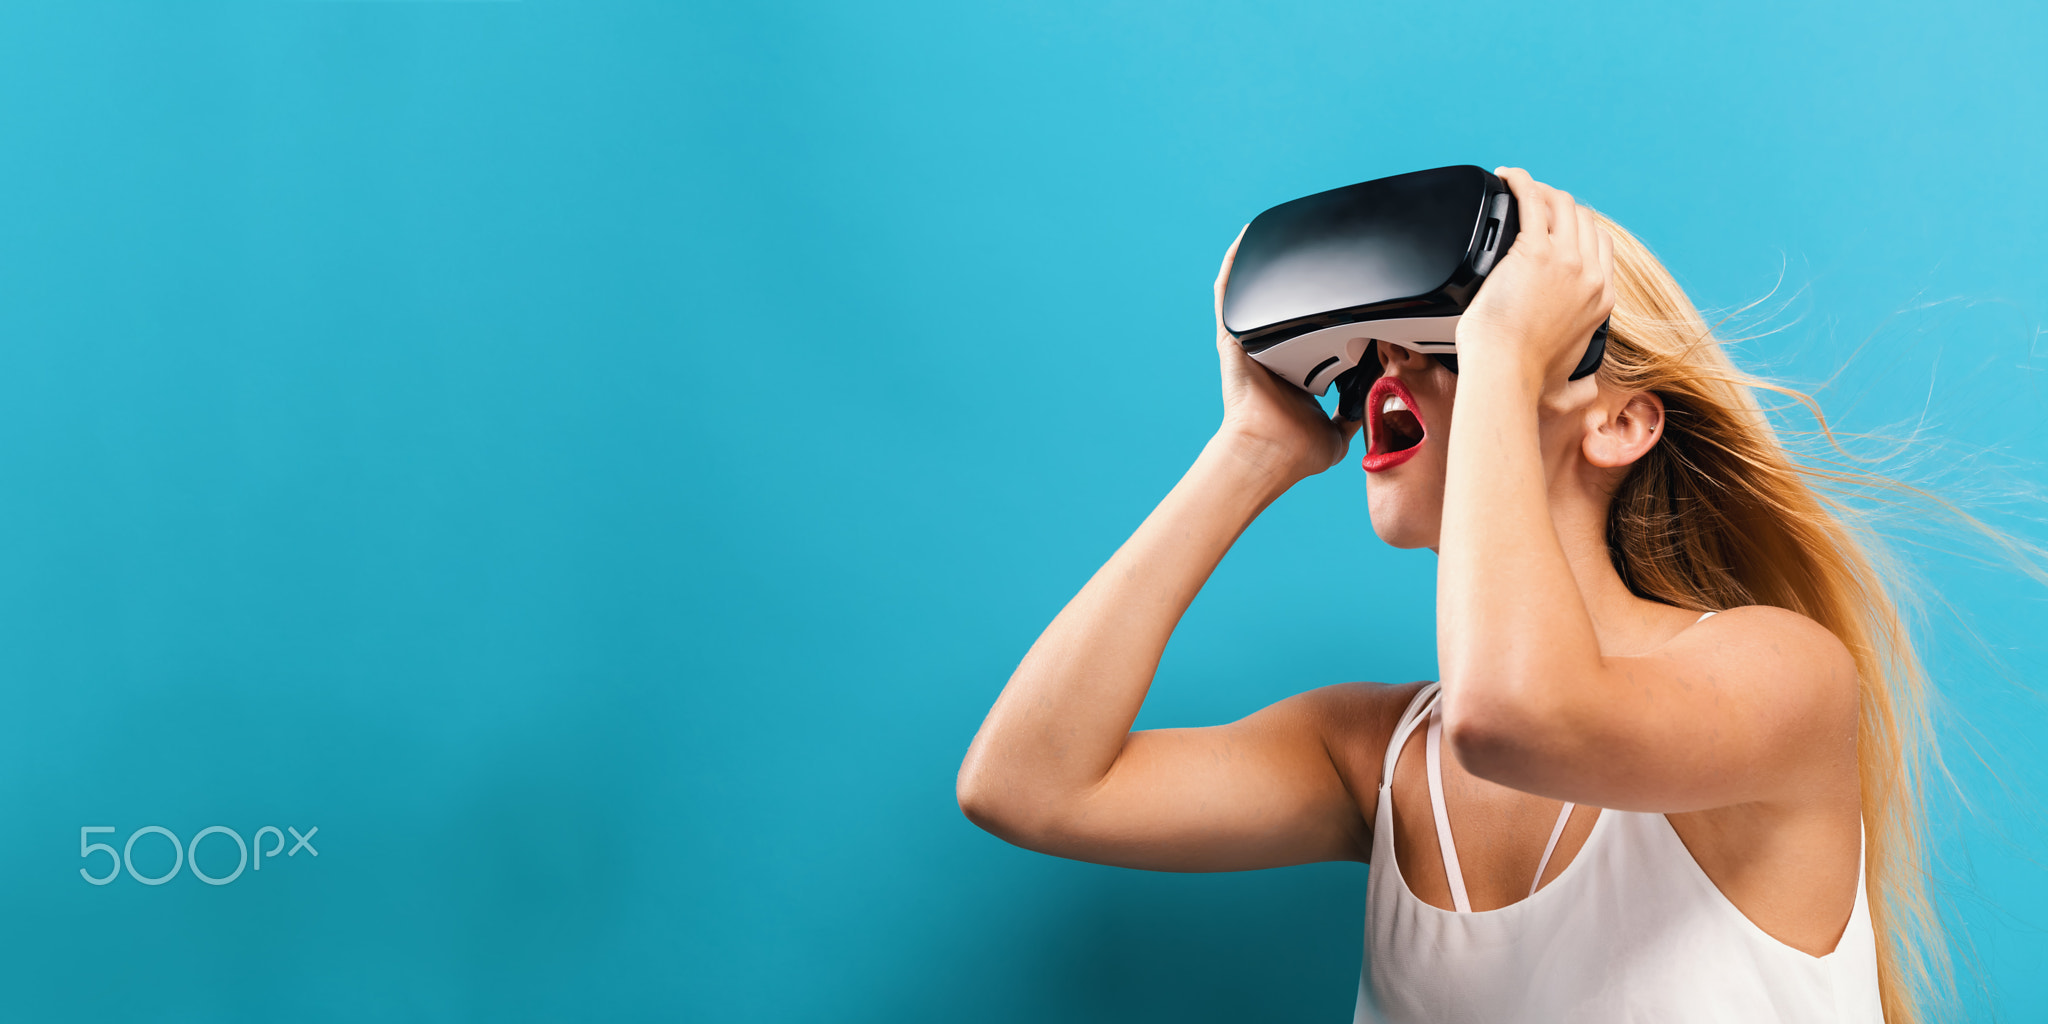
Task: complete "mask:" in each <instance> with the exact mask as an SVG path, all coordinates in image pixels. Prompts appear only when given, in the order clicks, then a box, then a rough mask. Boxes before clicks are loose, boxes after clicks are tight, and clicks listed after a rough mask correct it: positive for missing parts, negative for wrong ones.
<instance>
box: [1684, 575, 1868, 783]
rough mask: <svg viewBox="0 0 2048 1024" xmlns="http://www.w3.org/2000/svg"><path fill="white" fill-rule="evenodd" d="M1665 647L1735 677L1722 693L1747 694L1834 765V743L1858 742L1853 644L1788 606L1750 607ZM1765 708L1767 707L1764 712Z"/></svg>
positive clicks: (1793, 737)
mask: <svg viewBox="0 0 2048 1024" xmlns="http://www.w3.org/2000/svg"><path fill="white" fill-rule="evenodd" d="M1667 650H1668V651H1670V653H1671V654H1672V655H1674V656H1676V657H1679V658H1682V659H1685V660H1686V661H1689V662H1691V663H1692V664H1693V665H1695V666H1698V667H1699V668H1700V669H1701V670H1704V671H1706V672H1708V673H1712V674H1714V675H1719V676H1724V677H1734V678H1732V679H1728V680H1727V682H1729V683H1731V684H1733V685H1731V686H1727V687H1725V688H1721V689H1722V692H1724V693H1750V694H1754V695H1755V696H1756V698H1757V699H1760V700H1762V701H1765V702H1766V704H1767V707H1768V710H1765V711H1764V713H1765V714H1766V715H1767V716H1768V717H1769V718H1771V719H1775V720H1776V721H1777V722H1778V723H1779V727H1778V729H1777V730H1775V731H1776V732H1777V733H1778V735H1780V736H1781V737H1782V739H1783V741H1784V742H1786V743H1787V745H1788V746H1790V747H1792V748H1795V749H1802V750H1805V751H1806V752H1807V753H1808V754H1810V755H1812V756H1815V757H1817V758H1819V759H1821V760H1823V761H1830V762H1832V761H1833V760H1835V757H1834V756H1833V754H1832V750H1833V748H1834V746H1836V743H1835V742H1832V741H1843V742H1847V743H1850V744H1853V743H1854V742H1855V739H1854V738H1855V732H1856V724H1857V721H1858V719H1859V717H1860V715H1861V706H1862V688H1861V686H1860V685H1859V682H1858V678H1857V667H1856V659H1855V657H1854V655H1852V654H1851V653H1850V651H1849V646H1848V645H1847V644H1846V643H1844V642H1843V641H1842V638H1841V637H1839V636H1836V635H1835V634H1834V633H1833V632H1832V631H1830V630H1829V629H1828V628H1827V627H1825V626H1823V625H1821V624H1820V623H1818V622H1816V621H1814V620H1813V619H1811V618H1808V617H1807V616H1805V615H1802V614H1800V613H1798V612H1795V611H1792V610H1790V609H1787V608H1778V607H1775V606H1771V605H1746V606H1743V607H1740V608H1730V609H1728V610H1727V611H1724V612H1720V613H1719V614H1716V615H1714V616H1712V617H1711V618H1708V619H1706V620H1705V621H1703V622H1700V623H1698V624H1697V625H1695V626H1694V627H1692V628H1690V629H1687V630H1686V631H1685V632H1684V633H1681V634H1680V635H1679V636H1678V637H1677V638H1675V639H1674V640H1673V641H1672V642H1671V643H1670V644H1669V645H1667ZM1760 710H1763V709H1760Z"/></svg>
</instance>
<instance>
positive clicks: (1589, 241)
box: [1574, 206, 1607, 279]
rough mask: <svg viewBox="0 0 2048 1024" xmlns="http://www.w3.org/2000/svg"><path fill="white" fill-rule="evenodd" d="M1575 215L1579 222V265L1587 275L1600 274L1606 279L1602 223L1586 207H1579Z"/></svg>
mask: <svg viewBox="0 0 2048 1024" xmlns="http://www.w3.org/2000/svg"><path fill="white" fill-rule="evenodd" d="M1574 214H1575V215H1576V218H1577V220H1578V222H1579V265H1580V266H1582V267H1584V268H1585V269H1586V272H1587V273H1589V274H1591V273H1597V274H1600V275H1601V277H1602V278H1603V279H1604V278H1605V277H1606V273H1607V271H1606V268H1605V267H1604V266H1602V265H1601V263H1600V238H1601V234H1602V233H1601V231H1600V222H1599V221H1598V220H1596V219H1594V217H1593V211H1592V210H1590V209H1587V208H1586V207H1584V206H1580V207H1578V208H1577V209H1576V210H1575V211H1574Z"/></svg>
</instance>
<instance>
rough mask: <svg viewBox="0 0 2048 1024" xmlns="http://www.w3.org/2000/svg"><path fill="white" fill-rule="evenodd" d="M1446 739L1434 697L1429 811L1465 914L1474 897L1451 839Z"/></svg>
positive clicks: (1426, 747)
mask: <svg viewBox="0 0 2048 1024" xmlns="http://www.w3.org/2000/svg"><path fill="white" fill-rule="evenodd" d="M1443 740H1444V713H1443V701H1441V700H1434V701H1431V702H1430V705H1429V739H1428V740H1427V741H1425V742H1424V743H1423V756H1424V758H1425V759H1426V760H1427V762H1428V765H1427V767H1428V771H1429V814H1430V817H1432V818H1435V819H1436V846H1437V849H1438V850H1441V851H1443V855H1444V877H1445V878H1447V879H1449V880H1450V883H1451V906H1452V907H1455V908H1456V909H1457V910H1458V912H1459V913H1461V914H1464V913H1470V912H1471V911H1472V901H1471V899H1469V898H1467V897H1466V895H1465V873H1464V872H1463V871H1460V870H1458V846H1457V844H1456V843H1453V842H1452V841H1451V816H1450V815H1449V814H1447V813H1445V812H1444V769H1443V762H1442V760H1441V759H1440V758H1439V756H1438V754H1437V748H1438V747H1440V746H1442V745H1443Z"/></svg>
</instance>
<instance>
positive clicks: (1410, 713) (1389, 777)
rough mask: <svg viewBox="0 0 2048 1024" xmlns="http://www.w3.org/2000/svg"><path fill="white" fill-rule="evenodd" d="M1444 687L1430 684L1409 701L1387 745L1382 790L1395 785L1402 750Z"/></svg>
mask: <svg viewBox="0 0 2048 1024" xmlns="http://www.w3.org/2000/svg"><path fill="white" fill-rule="evenodd" d="M1442 687H1443V684H1441V683H1430V684H1429V685H1428V686H1425V687H1423V688H1422V689H1420V690H1417V691H1415V696H1414V697H1413V698H1412V699H1410V700H1409V701H1408V708H1407V710H1405V711H1403V712H1401V721H1400V723H1399V724H1397V725H1395V726H1394V738H1393V740H1392V741H1390V742H1389V743H1388V744H1387V755H1386V758H1385V759H1384V760H1383V761H1382V762H1381V763H1380V788H1381V789H1383V790H1384V789H1386V788H1388V787H1389V786H1392V785H1393V784H1394V762H1395V761H1397V760H1399V759H1400V757H1401V748H1402V747H1403V746H1405V745H1406V744H1407V742H1408V737H1409V736H1410V735H1412V734H1413V733H1414V732H1415V727H1416V726H1418V725H1421V724H1422V719H1423V715H1422V712H1423V711H1424V710H1426V709H1427V708H1428V707H1429V701H1430V698H1432V697H1435V696H1436V694H1437V691H1438V690H1440V689H1442Z"/></svg>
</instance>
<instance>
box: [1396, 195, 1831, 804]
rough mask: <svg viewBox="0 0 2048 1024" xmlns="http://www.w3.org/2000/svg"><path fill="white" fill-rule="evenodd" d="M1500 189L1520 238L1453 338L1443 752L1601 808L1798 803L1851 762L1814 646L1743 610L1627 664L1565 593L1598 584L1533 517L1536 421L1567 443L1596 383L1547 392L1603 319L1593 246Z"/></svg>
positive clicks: (1605, 303) (1607, 303) (1575, 217)
mask: <svg viewBox="0 0 2048 1024" xmlns="http://www.w3.org/2000/svg"><path fill="white" fill-rule="evenodd" d="M1503 176H1504V177H1505V178H1507V180H1508V181H1509V183H1510V185H1511V186H1512V187H1513V188H1514V190H1515V194H1516V196H1517V197H1518V199H1519V201H1520V206H1521V211H1522V229H1521V233H1520V234H1519V235H1518V236H1517V237H1516V239H1515V242H1514V245H1513V246H1512V247H1511V248H1510V249H1509V252H1508V255H1507V256H1506V257H1504V258H1503V259H1502V261H1501V265H1500V267H1499V268H1498V269H1497V270H1496V271H1495V273H1494V275H1493V276H1492V277H1490V278H1489V280H1488V282H1487V284H1486V286H1485V288H1483V289H1482V294H1481V296H1480V300H1479V301H1478V302H1475V303H1474V308H1473V309H1472V310H1471V311H1469V312H1468V313H1467V315H1466V317H1465V319H1464V320H1463V321H1461V323H1460V327H1459V335H1458V349H1459V353H1460V356H1461V358H1460V359H1459V363H1460V370H1461V372H1460V374H1459V379H1458V392H1457V397H1456V406H1455V410H1454V412H1453V414H1452V418H1451V437H1450V450H1449V453H1448V470H1447V474H1446V478H1445V483H1444V513H1443V527H1442V533H1441V536H1440V541H1441V549H1440V551H1441V562H1440V564H1439V568H1438V602H1437V637H1438V641H1437V646H1438V660H1439V663H1440V668H1441V670H1442V672H1443V677H1444V714H1445V727H1446V733H1447V735H1448V737H1449V739H1450V742H1451V744H1452V747H1453V749H1454V750H1455V751H1456V752H1457V754H1458V756H1459V758H1460V760H1461V762H1462V763H1463V764H1464V766H1465V768H1466V769H1467V770H1468V771H1471V772H1472V773H1473V774H1476V775H1479V776H1481V777H1484V778H1488V779H1490V780H1492V781H1494V782H1498V783H1500V784H1502V785H1506V786H1510V787H1513V788H1516V789H1521V790H1524V791H1527V792H1532V793H1538V794H1541V795H1545V796H1551V797H1556V798H1559V799H1568V800H1576V801H1579V802H1582V803H1590V804H1594V805H1596V806H1601V807H1612V808H1617V809H1622V810H1645V811H1664V812H1672V811H1688V810H1700V809H1706V808H1712V807H1722V806H1728V805H1732V804H1737V803H1745V802H1752V801H1766V802H1767V801H1774V800H1780V799H1797V798H1800V797H1802V796H1804V795H1806V794H1808V793H1810V792H1811V786H1812V783H1813V782H1814V780H1815V779H1816V778H1817V777H1819V776H1820V775H1821V774H1822V773H1825V772H1829V771H1830V770H1831V769H1832V768H1839V767H1840V766H1841V764H1842V763H1843V759H1844V758H1847V759H1848V761H1849V762H1851V763H1853V760H1854V757H1855V729H1856V686H1855V670H1854V663H1853V661H1852V660H1851V659H1850V657H1849V654H1848V651H1847V649H1846V648H1844V647H1843V646H1842V644H1841V642H1840V641H1838V640H1837V639H1836V638H1835V637H1834V636H1833V635H1832V634H1830V633H1828V632H1827V631H1826V630H1825V629H1822V628H1821V627H1820V626H1819V625H1818V624H1816V623H1814V622H1813V621H1812V620H1810V619H1807V618H1806V617H1804V616H1801V615H1798V614H1795V613H1793V612H1789V611H1785V610H1783V609H1778V608H1765V607H1749V608H1739V609H1734V610H1731V611H1728V612H1724V613H1722V614H1720V615H1717V616H1715V617H1714V618H1713V619H1711V620H1709V621H1708V622H1706V623H1705V624H1703V625H1701V626H1699V627H1697V628H1693V629H1687V630H1685V631H1684V632H1683V633H1681V634H1680V635H1679V636H1678V638H1677V639H1675V640H1673V641H1672V642H1670V643H1668V644H1666V645H1664V646H1663V647H1662V648H1659V649H1658V650H1655V651H1652V652H1650V653H1647V654H1644V655H1640V656H1635V657H1612V656H1603V654H1602V653H1601V649H1600V643H1599V638H1598V636H1597V635H1596V633H1595V631H1594V625H1593V620H1592V617H1591V615H1590V613H1589V610H1588V606H1587V601H1586V598H1585V595H1584V592H1583V591H1582V589H1581V583H1580V578H1582V577H1583V578H1588V579H1591V578H1597V576H1598V573H1599V572H1601V571H1611V570H1606V567H1605V563H1604V559H1605V558H1606V557H1607V553H1606V549H1605V544H1604V541H1603V542H1601V543H1598V544H1584V545H1581V546H1582V547H1585V548H1587V550H1585V551H1580V552H1578V553H1577V556H1578V557H1583V558H1597V559H1601V560H1603V561H1602V564H1601V565H1600V566H1598V567H1592V568H1588V567H1584V566H1581V567H1579V568H1580V570H1581V571H1579V572H1575V571H1574V566H1573V564H1572V562H1571V557H1572V556H1571V555H1569V554H1568V553H1567V550H1566V545H1565V544H1563V543H1562V542H1561V541H1560V536H1559V529H1560V524H1559V523H1558V522H1556V521H1555V520H1554V518H1553V513H1552V509H1553V507H1554V505H1553V498H1554V494H1553V492H1555V491H1557V490H1559V489H1560V488H1561V487H1570V486H1572V484H1571V482H1570V481H1569V480H1564V481H1561V480H1560V479H1559V478H1558V477H1557V476H1556V474H1555V473H1554V472H1547V471H1546V468H1545V464H1544V459H1543V453H1542V447H1543V444H1544V439H1543V436H1542V430H1541V429H1540V423H1541V417H1540V414H1539V403H1546V404H1548V405H1549V406H1550V407H1551V409H1552V410H1553V412H1558V411H1560V410H1562V411H1564V412H1562V413H1561V416H1560V418H1562V419H1566V420H1568V421H1569V422H1567V424H1566V427H1565V435H1564V436H1565V437H1566V438H1567V439H1575V438H1578V437H1582V436H1583V434H1582V433H1580V431H1581V430H1582V427H1581V424H1583V423H1585V422H1587V421H1585V420H1583V419H1571V417H1580V416H1584V415H1586V413H1584V412H1583V410H1586V409H1589V408H1591V407H1592V405H1591V403H1592V402H1593V400H1594V396H1595V395H1596V388H1597V385H1596V384H1595V382H1594V381H1593V380H1591V379H1587V380H1582V381H1577V382H1572V383H1569V384H1567V383H1564V378H1565V372H1566V371H1565V370H1564V369H1563V368H1564V367H1567V366H1569V365H1570V364H1571V362H1572V361H1573V360H1574V359H1575V358H1576V356H1577V355H1578V352H1577V348H1578V347H1579V346H1581V345H1583V344H1584V339H1585V338H1586V337H1587V336H1589V335H1590V334H1591V333H1592V332H1593V329H1594V327H1595V326H1596V325H1598V324H1599V323H1600V321H1601V319H1602V318H1604V317H1605V316H1606V315H1607V312H1608V310H1609V309H1610V308H1611V307H1612V305H1613V296H1612V287H1611V279H1612V275H1613V264H1612V254H1611V250H1610V248H1609V244H1610V243H1609V241H1608V239H1607V236H1606V233H1605V231H1603V230H1602V229H1601V228H1600V227H1599V225H1598V223H1597V221H1595V220H1594V219H1593V217H1592V215H1591V213H1590V211H1587V210H1585V209H1584V208H1583V207H1580V206H1578V204H1577V203H1575V202H1573V201H1572V198H1571V197H1570V196H1569V195H1566V194H1564V193H1562V192H1559V191H1557V190H1556V189H1552V188H1549V187H1548V186H1545V185H1542V184H1540V183H1537V182H1535V181H1534V180H1532V179H1531V178H1530V177H1529V176H1528V174H1527V173H1526V172H1522V171H1519V170H1514V171H1506V172H1503ZM1489 293H1490V294H1489ZM1482 303H1484V305H1482ZM1474 314H1477V315H1474ZM1574 389H1576V390H1574ZM1610 406H1611V408H1610V409H1609V410H1608V411H1607V412H1604V413H1598V415H1605V416H1609V417H1611V418H1612V422H1610V423H1608V424H1606V426H1605V429H1607V430H1608V431H1609V434H1610V438H1609V440H1613V438H1615V437H1624V436H1625V435H1628V434H1629V432H1630V431H1638V432H1640V431H1645V430H1647V431H1649V432H1650V433H1651V434H1654V432H1655V430H1656V428H1657V423H1656V422H1654V421H1655V420H1656V419H1657V418H1658V415H1659V413H1660V412H1661V408H1662V407H1661V405H1660V404H1655V403H1650V404H1647V405H1636V406H1632V407H1631V406H1613V403H1610ZM1629 416H1636V417H1639V419H1640V420H1641V422H1636V423H1634V424H1629V423H1626V422H1623V421H1624V420H1626V418H1627V417H1629ZM1636 436H1637V438H1638V440H1637V441H1636V443H1637V444H1644V445H1646V444H1647V443H1652V442H1654V437H1650V436H1648V435H1643V434H1640V433H1638V434H1637V435H1636ZM1574 443H1577V442H1576V441H1574ZM1602 443H1606V442H1602ZM1614 443H1617V444H1622V445H1624V446H1625V445H1626V444H1627V443H1628V442H1627V441H1626V440H1625V437H1624V439H1623V440H1619V441H1614ZM1577 455H1578V453H1577V452H1576V451H1574V452H1573V453H1572V454H1571V456H1570V457H1572V458H1576V457H1577ZM1624 466H1625V463H1623V464H1621V465H1617V466H1616V467H1615V468H1616V469H1617V470H1619V469H1621V468H1624ZM1580 525H1582V526H1583V524H1580ZM1593 529H1595V530H1600V529H1601V528H1600V526H1599V525H1597V524H1596V525H1595V526H1594V527H1593ZM1601 532H1602V533H1603V534H1604V530H1602V531H1601ZM1594 548H1597V550H1594ZM1828 777H1830V778H1836V779H1839V778H1843V777H1846V778H1850V779H1853V777H1854V776H1853V773H1849V774H1848V775H1846V776H1844V775H1843V773H1841V772H1839V771H1833V772H1832V773H1831V774H1829V775H1828ZM1830 796H1832V794H1830Z"/></svg>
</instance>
